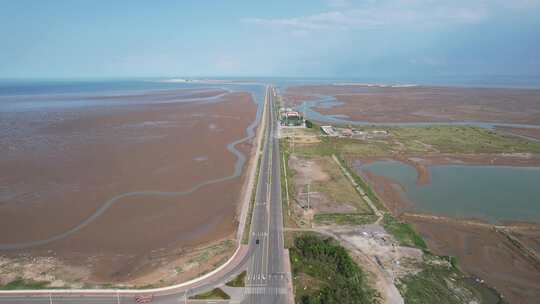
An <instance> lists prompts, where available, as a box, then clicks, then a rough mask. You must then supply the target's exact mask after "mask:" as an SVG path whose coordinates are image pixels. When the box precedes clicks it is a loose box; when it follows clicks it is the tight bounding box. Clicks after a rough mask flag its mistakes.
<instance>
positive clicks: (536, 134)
mask: <svg viewBox="0 0 540 304" xmlns="http://www.w3.org/2000/svg"><path fill="white" fill-rule="evenodd" d="M496 129H497V130H500V131H503V132H506V133H510V134H517V135H519V136H525V137H528V138H534V139H538V140H540V128H538V129H536V128H512V127H502V126H497V127H496Z"/></svg>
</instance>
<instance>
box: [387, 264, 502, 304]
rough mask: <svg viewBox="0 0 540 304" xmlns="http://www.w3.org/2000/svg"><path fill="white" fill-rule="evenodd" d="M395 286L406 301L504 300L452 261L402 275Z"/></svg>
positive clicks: (449, 303) (413, 303)
mask: <svg viewBox="0 0 540 304" xmlns="http://www.w3.org/2000/svg"><path fill="white" fill-rule="evenodd" d="M430 258H431V259H439V260H440V257H435V256H430ZM397 286H398V289H399V291H400V293H401V294H402V295H403V298H404V300H405V303H411V304H416V303H419V304H420V303H438V304H462V303H490V304H494V303H501V304H502V303H504V302H503V300H502V299H501V298H500V296H499V295H498V294H497V293H496V292H495V291H494V290H492V289H490V288H488V287H486V286H484V285H480V284H477V283H474V280H472V279H469V278H466V277H465V276H464V275H463V274H462V273H461V272H460V271H459V269H457V268H456V267H455V265H454V264H453V263H452V264H451V265H448V266H441V265H426V267H425V268H424V269H423V270H422V271H421V272H419V273H417V274H414V275H408V276H406V277H404V278H402V279H401V280H400V282H399V284H398V285H397Z"/></svg>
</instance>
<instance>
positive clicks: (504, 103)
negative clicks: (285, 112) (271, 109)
mask: <svg viewBox="0 0 540 304" xmlns="http://www.w3.org/2000/svg"><path fill="white" fill-rule="evenodd" d="M314 94H322V95H329V96H334V97H335V98H336V100H337V101H339V102H341V104H340V105H336V106H334V107H331V108H316V109H315V110H316V111H318V112H320V113H322V114H331V115H346V116H348V117H349V118H350V119H352V120H359V121H367V122H378V123H390V122H394V123H399V122H452V121H482V122H493V123H497V122H500V123H521V124H533V125H540V90H528V89H495V88H450V87H422V86H419V87H408V88H392V87H367V86H359V85H338V86H332V85H326V86H324V85H323V86H298V87H291V88H289V89H288V90H287V92H286V95H285V97H286V100H287V101H288V102H289V103H292V104H298V103H300V102H302V101H304V100H309V99H311V100H313V99H318V98H317V97H313V95H314ZM309 96H312V97H311V98H309Z"/></svg>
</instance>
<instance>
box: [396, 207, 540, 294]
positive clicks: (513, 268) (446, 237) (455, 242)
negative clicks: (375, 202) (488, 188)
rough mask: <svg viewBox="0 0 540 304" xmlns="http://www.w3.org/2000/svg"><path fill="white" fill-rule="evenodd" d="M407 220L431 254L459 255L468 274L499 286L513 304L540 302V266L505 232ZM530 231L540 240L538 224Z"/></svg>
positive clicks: (463, 224)
mask: <svg viewBox="0 0 540 304" xmlns="http://www.w3.org/2000/svg"><path fill="white" fill-rule="evenodd" d="M404 219H405V220H406V221H408V222H410V223H412V224H413V225H414V227H415V229H416V230H417V231H418V232H419V233H420V234H421V235H422V236H423V237H424V239H425V240H426V241H427V243H428V246H429V249H430V250H431V251H433V252H434V253H435V254H438V255H452V256H456V257H457V258H458V261H459V265H460V267H461V268H462V269H463V270H464V271H465V272H467V273H468V274H470V275H472V276H475V277H480V278H482V279H483V280H485V281H486V283H487V284H488V285H490V286H493V287H495V288H496V289H497V290H498V291H499V292H501V293H502V295H503V296H504V297H505V298H506V300H507V301H508V302H509V303H535V301H537V300H538V299H540V264H539V263H538V261H535V260H533V259H531V258H530V257H528V256H527V255H525V254H524V253H523V252H522V251H521V250H519V248H518V247H516V246H515V245H514V244H513V243H512V242H511V241H509V239H508V238H507V237H506V236H505V234H504V233H502V232H498V231H497V230H495V229H493V227H491V226H490V225H478V224H476V223H474V222H472V223H468V222H464V221H455V220H452V219H448V220H444V219H430V218H424V217H414V216H410V217H407V216H406V217H404ZM512 230H513V228H509V231H512ZM516 230H517V231H519V228H518V229H516ZM526 231H527V233H528V234H529V235H534V236H535V237H536V238H538V237H540V227H539V226H538V225H536V226H532V225H531V227H528V228H527V229H526Z"/></svg>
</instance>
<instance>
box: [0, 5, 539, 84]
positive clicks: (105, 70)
mask: <svg viewBox="0 0 540 304" xmlns="http://www.w3.org/2000/svg"><path fill="white" fill-rule="evenodd" d="M0 37H1V40H0V41H1V43H2V45H1V47H0V77H1V78H48V77H52V78H69V77H122V76H134V77H138V76H142V77H146V76H157V77H159V76H309V77H366V76H382V77H383V76H389V75H400V76H401V75H404V76H405V77H406V76H423V77H429V76H441V75H442V76H444V75H458V76H459V75H539V73H540V72H539V71H540V0H504V1H503V0H470V1H465V0H453V1H437V0H364V1H352V0H350V1H349V0H326V1H325V0H295V1H282V0H276V1H266V2H262V1H164V0H161V1H134V0H131V1H120V0H116V1H100V0H93V1H84V0H79V1H55V0H48V1H34V0H17V1H13V0H0Z"/></svg>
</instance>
